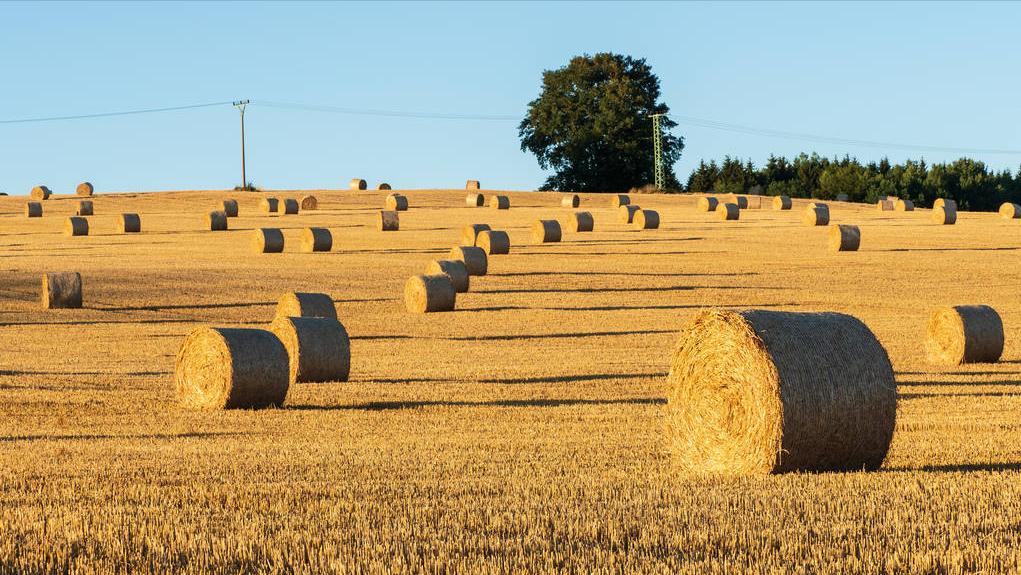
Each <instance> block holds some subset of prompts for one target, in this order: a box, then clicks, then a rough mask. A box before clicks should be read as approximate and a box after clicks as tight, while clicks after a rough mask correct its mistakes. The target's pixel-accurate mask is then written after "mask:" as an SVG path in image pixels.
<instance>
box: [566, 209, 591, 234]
mask: <svg viewBox="0 0 1021 575" xmlns="http://www.w3.org/2000/svg"><path fill="white" fill-rule="evenodd" d="M595 225H596V222H595V220H594V219H593V218H592V214H590V213H589V212H574V213H573V214H571V217H570V218H568V219H567V229H568V230H569V231H572V232H591V231H592V230H594V229H595Z"/></svg>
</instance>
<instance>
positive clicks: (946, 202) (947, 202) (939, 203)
mask: <svg viewBox="0 0 1021 575" xmlns="http://www.w3.org/2000/svg"><path fill="white" fill-rule="evenodd" d="M946 206H949V207H951V208H953V210H954V211H955V212H956V211H957V200H951V199H947V198H936V200H935V201H934V202H933V203H932V208H933V209H936V208H942V207H946Z"/></svg>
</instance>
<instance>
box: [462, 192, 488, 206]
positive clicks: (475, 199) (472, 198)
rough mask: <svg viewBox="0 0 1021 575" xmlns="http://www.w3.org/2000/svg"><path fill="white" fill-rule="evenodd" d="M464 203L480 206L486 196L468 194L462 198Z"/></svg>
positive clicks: (482, 204) (484, 201) (484, 202)
mask: <svg viewBox="0 0 1021 575" xmlns="http://www.w3.org/2000/svg"><path fill="white" fill-rule="evenodd" d="M464 203H465V204H466V205H468V206H469V207H472V208H481V207H482V206H484V205H486V196H484V195H482V194H468V196H467V197H465V199H464Z"/></svg>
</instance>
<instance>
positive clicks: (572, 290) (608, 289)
mask: <svg viewBox="0 0 1021 575" xmlns="http://www.w3.org/2000/svg"><path fill="white" fill-rule="evenodd" d="M701 287H702V286H680V285H678V286H661V287H606V288H598V287H586V288H546V289H527V288H514V289H487V290H479V291H476V292H475V293H479V294H488V293H626V292H664V291H691V290H695V289H700V288H701ZM726 289H737V286H732V287H730V288H726ZM760 289H768V288H760Z"/></svg>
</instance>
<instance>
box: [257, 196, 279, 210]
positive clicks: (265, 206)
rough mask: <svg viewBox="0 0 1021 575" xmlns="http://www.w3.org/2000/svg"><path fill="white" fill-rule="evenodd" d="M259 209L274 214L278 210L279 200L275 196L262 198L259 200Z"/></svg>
mask: <svg viewBox="0 0 1021 575" xmlns="http://www.w3.org/2000/svg"><path fill="white" fill-rule="evenodd" d="M259 209H261V210H262V211H263V213H266V214H275V213H277V212H278V211H279V210H280V200H278V199H276V198H262V201H261V202H259Z"/></svg>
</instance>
